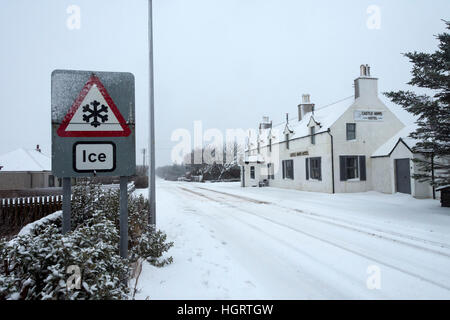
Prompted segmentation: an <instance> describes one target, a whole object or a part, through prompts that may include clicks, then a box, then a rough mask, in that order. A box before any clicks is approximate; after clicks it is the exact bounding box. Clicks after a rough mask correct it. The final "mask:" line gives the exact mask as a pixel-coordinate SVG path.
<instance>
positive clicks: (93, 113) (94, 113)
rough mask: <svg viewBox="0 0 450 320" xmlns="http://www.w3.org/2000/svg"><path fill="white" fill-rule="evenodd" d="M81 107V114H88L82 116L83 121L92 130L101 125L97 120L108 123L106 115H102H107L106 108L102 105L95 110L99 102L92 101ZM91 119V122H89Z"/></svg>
mask: <svg viewBox="0 0 450 320" xmlns="http://www.w3.org/2000/svg"><path fill="white" fill-rule="evenodd" d="M90 105H92V107H93V109H91V107H90ZM90 105H89V104H87V105H85V106H83V112H84V113H89V114H83V121H86V122H88V123H89V122H90V123H91V126H93V127H94V128H97V127H98V126H100V125H101V123H100V122H99V121H98V119H99V118H100V120H101V121H102V123H103V122H106V121H108V115H107V114H103V115H102V113H103V112H104V113H107V112H108V107H107V106H105V105H103V104H102V107H101V108H100V109H97V107H98V106H99V105H100V102H98V101H97V100H94V101H92V102H91V103H90ZM91 119H92V120H93V121H92V122H91Z"/></svg>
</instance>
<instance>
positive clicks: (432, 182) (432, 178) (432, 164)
mask: <svg viewBox="0 0 450 320" xmlns="http://www.w3.org/2000/svg"><path fill="white" fill-rule="evenodd" d="M431 186H432V188H433V199H434V200H436V188H435V185H434V152H432V153H431Z"/></svg>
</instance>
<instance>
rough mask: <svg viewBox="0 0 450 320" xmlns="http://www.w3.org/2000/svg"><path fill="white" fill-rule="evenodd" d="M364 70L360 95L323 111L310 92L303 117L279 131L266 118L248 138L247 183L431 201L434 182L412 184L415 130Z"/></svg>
mask: <svg viewBox="0 0 450 320" xmlns="http://www.w3.org/2000/svg"><path fill="white" fill-rule="evenodd" d="M360 70H361V74H360V76H359V77H358V78H356V79H355V80H354V88H355V94H354V97H350V98H347V99H344V100H342V101H340V102H337V103H334V104H331V105H326V106H320V107H318V108H317V107H316V106H315V105H314V104H313V103H311V101H310V96H309V95H308V94H305V95H303V98H302V103H301V104H299V105H298V117H297V118H296V119H291V120H290V119H289V118H288V116H286V121H285V122H284V123H282V124H280V125H276V126H274V125H272V122H271V121H269V119H268V118H267V117H264V118H263V121H262V122H261V123H260V124H259V128H258V130H255V131H253V132H250V134H249V137H248V144H247V147H246V150H245V165H244V166H243V167H242V174H241V178H242V185H243V186H245V187H251V186H258V185H261V182H263V185H269V186H272V187H279V188H292V189H299V190H304V191H314V192H326V193H335V192H336V193H350V192H365V191H370V190H377V191H380V192H384V193H395V192H403V193H408V194H412V195H413V196H415V197H421V198H425V197H430V196H431V192H432V189H431V187H430V185H429V184H426V183H418V182H415V181H414V180H412V179H411V174H412V172H414V170H416V168H415V167H414V166H413V164H412V161H410V160H411V159H413V158H415V157H418V156H419V155H417V154H413V153H412V152H411V145H412V144H413V143H414V142H413V141H410V140H409V138H407V136H408V134H409V132H411V128H406V129H404V128H405V124H404V123H403V122H402V121H400V119H398V118H397V116H396V115H395V114H394V113H393V112H392V111H391V110H390V109H389V108H388V107H387V106H386V105H385V104H384V103H383V102H382V101H381V100H380V98H379V96H378V79H377V78H374V77H372V76H371V75H370V67H369V66H368V65H362V66H361V68H360ZM410 144H411V145H410Z"/></svg>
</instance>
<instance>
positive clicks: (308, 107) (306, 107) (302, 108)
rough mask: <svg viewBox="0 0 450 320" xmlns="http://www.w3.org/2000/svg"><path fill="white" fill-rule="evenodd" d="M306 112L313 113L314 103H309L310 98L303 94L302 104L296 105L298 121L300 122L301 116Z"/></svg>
mask: <svg viewBox="0 0 450 320" xmlns="http://www.w3.org/2000/svg"><path fill="white" fill-rule="evenodd" d="M308 112H314V103H311V96H310V95H309V94H303V95H302V103H300V104H299V105H298V121H301V120H302V119H303V116H304V115H305V114H307V113H308Z"/></svg>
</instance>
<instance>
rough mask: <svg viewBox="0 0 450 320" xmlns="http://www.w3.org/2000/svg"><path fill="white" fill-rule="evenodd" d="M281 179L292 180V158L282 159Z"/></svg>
mask: <svg viewBox="0 0 450 320" xmlns="http://www.w3.org/2000/svg"><path fill="white" fill-rule="evenodd" d="M283 179H292V180H294V160H283Z"/></svg>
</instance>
